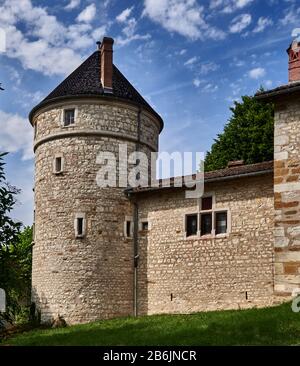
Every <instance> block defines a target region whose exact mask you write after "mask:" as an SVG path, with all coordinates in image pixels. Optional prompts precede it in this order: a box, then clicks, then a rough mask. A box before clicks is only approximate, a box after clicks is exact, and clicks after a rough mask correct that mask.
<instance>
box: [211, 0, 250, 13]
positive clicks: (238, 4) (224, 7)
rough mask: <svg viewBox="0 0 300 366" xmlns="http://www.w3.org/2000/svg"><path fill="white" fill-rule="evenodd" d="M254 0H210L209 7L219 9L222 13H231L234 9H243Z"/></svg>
mask: <svg viewBox="0 0 300 366" xmlns="http://www.w3.org/2000/svg"><path fill="white" fill-rule="evenodd" d="M253 1H254V0H211V1H210V6H209V7H210V9H213V10H218V11H221V12H222V13H227V14H229V13H233V12H234V11H237V10H240V9H243V8H244V7H245V6H247V5H249V4H251V3H252V2H253Z"/></svg>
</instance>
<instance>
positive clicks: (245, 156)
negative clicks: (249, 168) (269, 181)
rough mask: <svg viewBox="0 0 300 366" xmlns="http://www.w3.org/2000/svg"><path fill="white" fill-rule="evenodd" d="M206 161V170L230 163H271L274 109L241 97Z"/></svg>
mask: <svg viewBox="0 0 300 366" xmlns="http://www.w3.org/2000/svg"><path fill="white" fill-rule="evenodd" d="M230 110H231V112H232V116H231V118H230V119H229V121H228V123H227V124H226V125H225V127H224V131H223V133H221V134H219V135H218V137H217V139H215V142H214V144H213V145H212V147H211V151H210V152H208V153H207V155H206V158H205V170H206V171H211V170H217V169H222V168H225V167H226V166H227V164H228V162H229V161H233V160H244V162H245V164H254V163H259V162H262V161H269V160H273V150H274V145H273V142H274V137H273V131H274V106H273V105H272V104H266V103H262V102H260V101H258V100H257V99H255V98H254V97H251V96H243V97H242V101H241V102H235V103H234V106H233V107H232V108H230Z"/></svg>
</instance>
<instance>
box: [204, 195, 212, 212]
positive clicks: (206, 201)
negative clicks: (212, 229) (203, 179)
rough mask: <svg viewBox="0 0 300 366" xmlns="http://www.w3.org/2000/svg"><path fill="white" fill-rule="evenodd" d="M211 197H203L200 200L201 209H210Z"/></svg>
mask: <svg viewBox="0 0 300 366" xmlns="http://www.w3.org/2000/svg"><path fill="white" fill-rule="evenodd" d="M212 202H213V201H212V197H203V198H202V202H201V210H202V211H208V210H212Z"/></svg>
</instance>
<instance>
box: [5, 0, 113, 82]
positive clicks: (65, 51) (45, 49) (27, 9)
mask: <svg viewBox="0 0 300 366" xmlns="http://www.w3.org/2000/svg"><path fill="white" fill-rule="evenodd" d="M91 6H92V7H94V5H93V4H92V5H90V7H91ZM91 9H92V8H91ZM81 14H82V13H81ZM91 15H92V13H90V15H89V16H87V13H86V17H85V19H86V20H87V19H88V18H89V19H90V16H91ZM79 16H80V15H79ZM0 24H1V27H2V28H3V29H5V31H6V35H7V38H8V39H9V42H8V44H7V49H6V56H8V57H10V58H16V59H18V60H19V61H20V62H21V63H22V66H23V68H24V69H32V70H35V71H38V72H41V73H43V74H45V75H54V74H62V75H66V74H68V73H69V72H71V71H73V70H74V69H75V68H76V67H77V66H78V64H80V63H81V62H82V57H81V52H80V51H81V50H85V49H86V48H88V47H91V46H92V45H93V44H94V42H95V41H96V40H99V38H100V36H102V35H103V34H104V33H105V31H106V30H107V27H105V26H99V27H98V28H96V29H94V28H93V27H92V25H91V24H89V23H85V22H80V23H75V24H71V25H69V26H65V25H64V24H62V23H61V22H59V21H58V19H57V18H56V17H55V16H53V15H49V14H48V12H47V10H46V9H45V8H42V7H39V6H33V5H32V2H31V0H22V1H19V0H5V1H4V2H2V3H1V5H0ZM19 24H23V25H24V26H23V27H22V28H20V26H19Z"/></svg>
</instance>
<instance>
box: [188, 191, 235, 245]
mask: <svg viewBox="0 0 300 366" xmlns="http://www.w3.org/2000/svg"><path fill="white" fill-rule="evenodd" d="M207 197H212V209H211V210H202V198H207ZM197 206H198V208H197V211H198V212H197V213H195V211H192V210H191V211H189V212H185V214H184V238H185V239H187V240H189V239H218V238H225V237H228V235H229V234H230V233H231V214H230V209H229V207H227V206H226V207H216V195H215V193H214V192H207V193H205V194H204V195H203V196H202V197H201V198H199V199H198V203H197ZM217 213H226V214H227V228H226V229H227V230H226V233H220V234H217V233H216V215H217ZM196 214H197V235H191V236H187V217H188V216H194V215H196ZM206 214H211V219H212V225H211V226H212V230H211V233H210V234H203V235H201V216H202V215H206Z"/></svg>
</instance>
